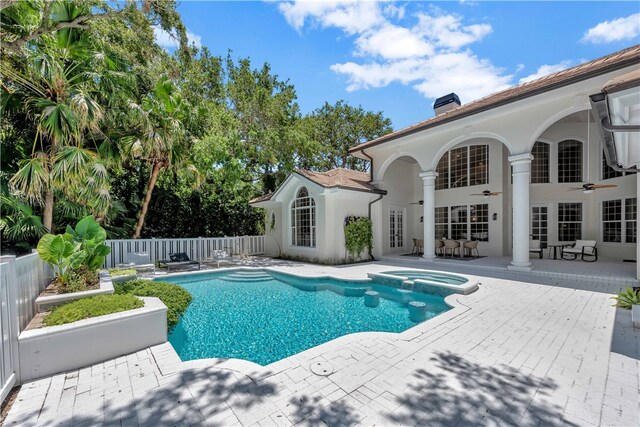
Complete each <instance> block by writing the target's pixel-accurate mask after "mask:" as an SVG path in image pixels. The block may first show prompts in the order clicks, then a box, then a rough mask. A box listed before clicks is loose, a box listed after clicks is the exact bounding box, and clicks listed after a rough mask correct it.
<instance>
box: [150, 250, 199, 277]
mask: <svg viewBox="0 0 640 427" xmlns="http://www.w3.org/2000/svg"><path fill="white" fill-rule="evenodd" d="M169 258H170V259H171V261H159V263H160V265H164V266H166V267H167V272H170V271H171V269H181V268H191V267H195V266H197V267H198V270H200V263H199V262H198V261H192V260H190V259H189V255H187V254H186V252H177V253H174V254H169Z"/></svg>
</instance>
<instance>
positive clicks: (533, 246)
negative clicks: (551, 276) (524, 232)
mask: <svg viewBox="0 0 640 427" xmlns="http://www.w3.org/2000/svg"><path fill="white" fill-rule="evenodd" d="M529 252H534V253H537V254H538V257H540V259H542V246H541V245H540V240H538V239H529Z"/></svg>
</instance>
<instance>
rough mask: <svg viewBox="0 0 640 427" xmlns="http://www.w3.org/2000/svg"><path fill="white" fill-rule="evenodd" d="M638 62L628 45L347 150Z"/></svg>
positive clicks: (639, 49) (639, 55) (639, 52)
mask: <svg viewBox="0 0 640 427" xmlns="http://www.w3.org/2000/svg"><path fill="white" fill-rule="evenodd" d="M634 64H640V45H635V46H631V47H629V48H627V49H623V50H621V51H619V52H615V53H612V54H610V55H607V56H603V57H602V58H598V59H595V60H593V61H589V62H585V63H584V64H580V65H577V66H575V67H571V68H568V69H566V70H562V71H558V72H557V73H553V74H549V75H546V76H544V77H541V78H539V79H536V80H532V81H529V82H526V83H522V84H519V85H517V86H513V87H511V88H509V89H505V90H503V91H500V92H496V93H493V94H491V95H488V96H485V97H484V98H480V99H478V100H476V101H472V102H470V103H468V104H465V105H463V106H461V107H458V108H455V109H453V110H450V111H447V112H446V113H442V114H439V115H437V116H435V117H431V118H429V119H427V120H423V121H421V122H419V123H416V124H414V125H411V126H408V127H406V128H404V129H400V130H397V131H395V132H392V133H389V134H387V135H384V136H381V137H379V138H376V139H373V140H371V141H368V142H365V143H363V144H360V145H357V146H355V147H351V148H350V149H349V153H355V152H358V151H361V150H362V149H364V148H367V147H372V146H375V145H379V144H382V143H385V142H389V141H392V140H395V139H398V138H400V137H403V136H407V135H411V134H413V133H416V132H419V131H422V130H425V129H429V128H432V127H435V126H438V125H441V124H444V123H448V122H452V121H454V120H458V119H461V118H463V117H467V116H471V115H473V114H477V113H480V112H483V111H487V110H490V109H492V108H496V107H499V106H502V105H505V104H509V103H512V102H515V101H518V100H521V99H523V98H528V97H531V96H534V95H538V94H541V93H544V92H548V91H551V90H553V89H557V88H560V87H563V86H567V85H570V84H573V83H576V82H579V81H582V80H586V79H589V78H592V77H595V76H598V75H600V74H604V73H608V72H611V71H615V70H618V69H621V68H624V67H628V66H630V65H634Z"/></svg>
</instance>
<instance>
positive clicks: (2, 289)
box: [0, 253, 49, 402]
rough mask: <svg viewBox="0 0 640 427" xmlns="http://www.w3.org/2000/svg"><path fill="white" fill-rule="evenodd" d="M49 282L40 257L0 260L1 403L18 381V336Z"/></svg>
mask: <svg viewBox="0 0 640 427" xmlns="http://www.w3.org/2000/svg"><path fill="white" fill-rule="evenodd" d="M48 281H49V277H48V269H46V270H45V268H44V264H43V262H42V261H41V260H40V257H39V256H38V254H35V253H34V254H31V255H27V256H22V257H20V258H16V257H14V256H2V257H0V332H1V333H2V335H1V339H2V342H1V344H2V346H1V347H0V402H2V401H3V400H4V398H5V397H6V396H7V394H8V393H9V391H10V390H11V388H12V387H13V386H14V385H16V384H17V383H19V382H20V379H19V378H18V372H19V371H20V370H19V358H18V335H19V334H20V332H22V330H23V329H24V328H25V327H26V326H27V325H28V324H29V322H30V321H31V319H32V318H33V316H34V315H35V313H36V305H35V301H36V298H37V297H38V295H39V294H40V292H42V291H43V290H44V288H45V286H46V285H47V282H48Z"/></svg>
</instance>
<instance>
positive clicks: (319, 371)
mask: <svg viewBox="0 0 640 427" xmlns="http://www.w3.org/2000/svg"><path fill="white" fill-rule="evenodd" d="M311 372H313V373H314V374H316V375H320V376H321V377H326V376H327V375H331V374H332V373H333V366H332V365H331V363H329V362H314V363H312V364H311Z"/></svg>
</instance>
